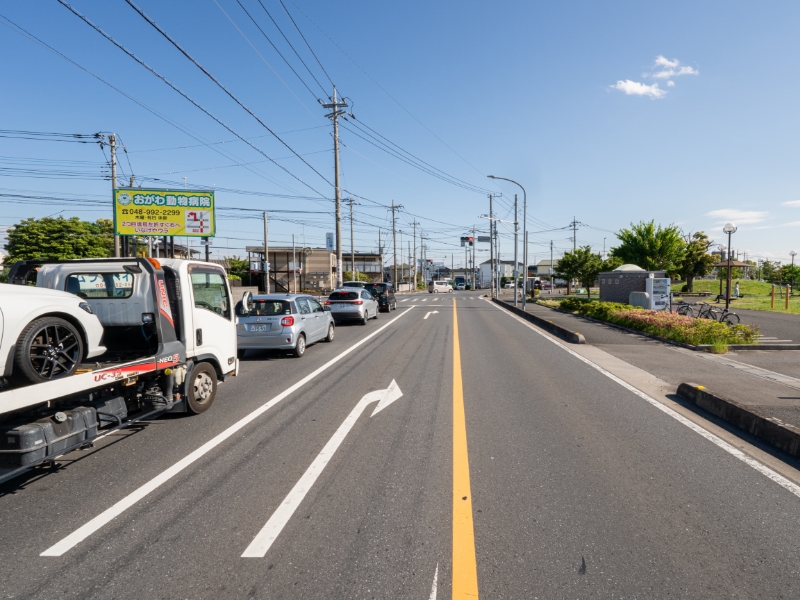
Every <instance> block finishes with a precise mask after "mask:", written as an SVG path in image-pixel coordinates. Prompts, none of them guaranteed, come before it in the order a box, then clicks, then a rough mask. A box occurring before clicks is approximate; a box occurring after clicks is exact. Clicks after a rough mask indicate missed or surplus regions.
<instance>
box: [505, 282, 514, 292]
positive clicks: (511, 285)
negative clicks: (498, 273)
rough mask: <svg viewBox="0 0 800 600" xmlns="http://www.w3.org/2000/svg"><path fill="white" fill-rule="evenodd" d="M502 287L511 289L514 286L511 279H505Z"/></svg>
mask: <svg viewBox="0 0 800 600" xmlns="http://www.w3.org/2000/svg"><path fill="white" fill-rule="evenodd" d="M503 287H504V288H505V289H509V290H510V289H513V288H514V282H513V281H507V282H506V284H505V285H504V286H503Z"/></svg>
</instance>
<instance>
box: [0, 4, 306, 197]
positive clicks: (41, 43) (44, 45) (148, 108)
mask: <svg viewBox="0 0 800 600" xmlns="http://www.w3.org/2000/svg"><path fill="white" fill-rule="evenodd" d="M0 19H2V20H3V21H7V23H3V22H2V21H0V24H2V25H4V26H5V27H8V28H9V29H11V31H13V32H14V33H17V34H19V35H21V36H22V37H24V38H26V39H28V40H29V41H32V42H34V43H35V44H38V45H39V46H41V47H42V48H44V49H46V50H48V51H49V52H52V53H53V54H55V55H56V56H58V57H59V58H62V59H64V60H65V61H67V62H68V63H70V64H71V65H73V66H75V67H77V68H78V69H80V70H81V71H83V72H84V73H86V74H87V75H90V76H91V77H94V78H95V79H97V80H98V81H99V82H101V83H103V84H105V85H107V86H108V87H110V88H111V89H112V90H114V91H115V92H117V93H118V94H121V95H123V96H125V97H126V98H127V99H128V100H130V101H131V102H133V103H134V104H136V105H138V106H140V107H141V108H143V109H145V110H146V111H148V112H149V113H151V114H153V115H154V116H156V117H158V118H159V119H161V120H162V121H164V122H165V123H167V124H168V125H171V126H172V127H174V128H175V129H177V130H178V131H180V132H181V133H184V134H186V135H188V136H189V137H190V138H192V139H193V140H195V141H198V142H200V145H202V146H206V147H207V148H208V149H209V150H212V151H214V152H216V153H217V154H219V155H220V156H223V157H224V158H227V159H228V160H231V161H233V159H234V158H235V159H236V162H238V163H241V162H242V161H241V159H239V158H238V157H237V156H236V155H235V154H233V153H230V152H228V153H226V152H223V151H222V150H220V149H218V148H214V147H213V145H212V144H211V143H209V142H208V141H207V140H203V138H202V136H200V135H199V134H196V133H194V132H193V131H192V130H191V129H189V128H188V127H185V126H183V125H181V124H180V123H178V122H177V121H174V120H173V119H171V118H169V117H167V116H166V115H164V114H163V113H161V112H159V111H157V110H156V109H154V108H152V107H151V106H148V105H147V104H145V103H144V102H142V101H140V100H137V99H136V98H134V97H133V96H131V95H130V94H128V93H127V92H125V91H123V90H121V89H119V88H118V87H116V86H114V85H113V84H111V83H109V82H108V81H106V80H105V79H103V78H102V77H100V76H99V75H97V74H95V73H93V72H92V71H90V70H89V69H87V68H86V67H84V66H82V65H80V64H78V63H77V62H75V61H74V60H72V59H71V58H69V57H68V56H66V55H64V54H63V53H61V52H59V51H58V50H56V49H55V48H53V47H52V46H50V45H48V44H47V43H45V42H44V41H42V40H41V39H39V38H37V37H36V36H35V35H33V34H32V33H30V32H29V31H27V30H25V29H24V28H23V27H21V26H20V25H18V24H17V23H14V21H12V20H11V19H9V18H8V17H5V16H3V15H0ZM9 23H10V25H9ZM97 135H98V136H99V135H100V134H97ZM256 137H266V136H256ZM63 141H69V140H63ZM82 143H88V142H82ZM221 143H223V144H224V143H225V142H221ZM231 157H233V158H231ZM245 168H246V169H247V170H248V171H250V172H251V173H253V174H254V175H257V176H259V177H261V178H263V179H266V180H267V181H269V182H271V183H273V184H275V185H277V186H278V187H281V188H283V189H285V190H288V191H291V192H294V190H292V189H291V188H289V187H287V186H285V185H283V184H282V183H280V182H278V181H276V180H275V179H273V178H271V177H269V176H268V175H266V174H264V173H262V172H261V171H259V170H257V169H253V168H250V167H245ZM295 193H296V192H295Z"/></svg>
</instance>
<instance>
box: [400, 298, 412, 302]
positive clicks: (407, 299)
mask: <svg viewBox="0 0 800 600" xmlns="http://www.w3.org/2000/svg"><path fill="white" fill-rule="evenodd" d="M409 300H411V298H403V299H402V300H400V302H408V301H409Z"/></svg>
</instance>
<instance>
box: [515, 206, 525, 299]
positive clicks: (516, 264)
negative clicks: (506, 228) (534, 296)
mask: <svg viewBox="0 0 800 600" xmlns="http://www.w3.org/2000/svg"><path fill="white" fill-rule="evenodd" d="M518 248H519V203H518V201H517V194H514V306H516V305H517V295H518V292H517V283H518V280H519V271H518V269H517V267H518V266H519V258H518V256H517V249H518ZM523 293H524V290H523Z"/></svg>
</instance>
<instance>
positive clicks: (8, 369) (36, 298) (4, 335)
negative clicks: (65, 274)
mask: <svg viewBox="0 0 800 600" xmlns="http://www.w3.org/2000/svg"><path fill="white" fill-rule="evenodd" d="M102 338H103V325H102V324H101V323H100V321H99V319H98V318H97V316H95V315H94V314H93V312H92V307H91V306H89V303H88V302H86V300H84V299H83V298H80V297H78V296H76V295H75V294H72V293H69V292H67V291H61V290H51V289H46V288H38V287H31V286H24V285H11V284H8V283H0V365H2V367H0V368H2V371H0V375H2V377H9V378H10V377H13V378H14V379H21V380H23V381H27V382H30V383H41V382H44V381H50V380H53V379H60V378H62V377H68V376H69V375H72V374H73V373H75V371H76V370H77V369H78V367H79V366H80V364H81V362H83V361H84V360H86V359H87V358H92V357H94V356H99V355H100V354H103V353H104V352H105V351H106V348H105V346H103V345H102Z"/></svg>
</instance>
